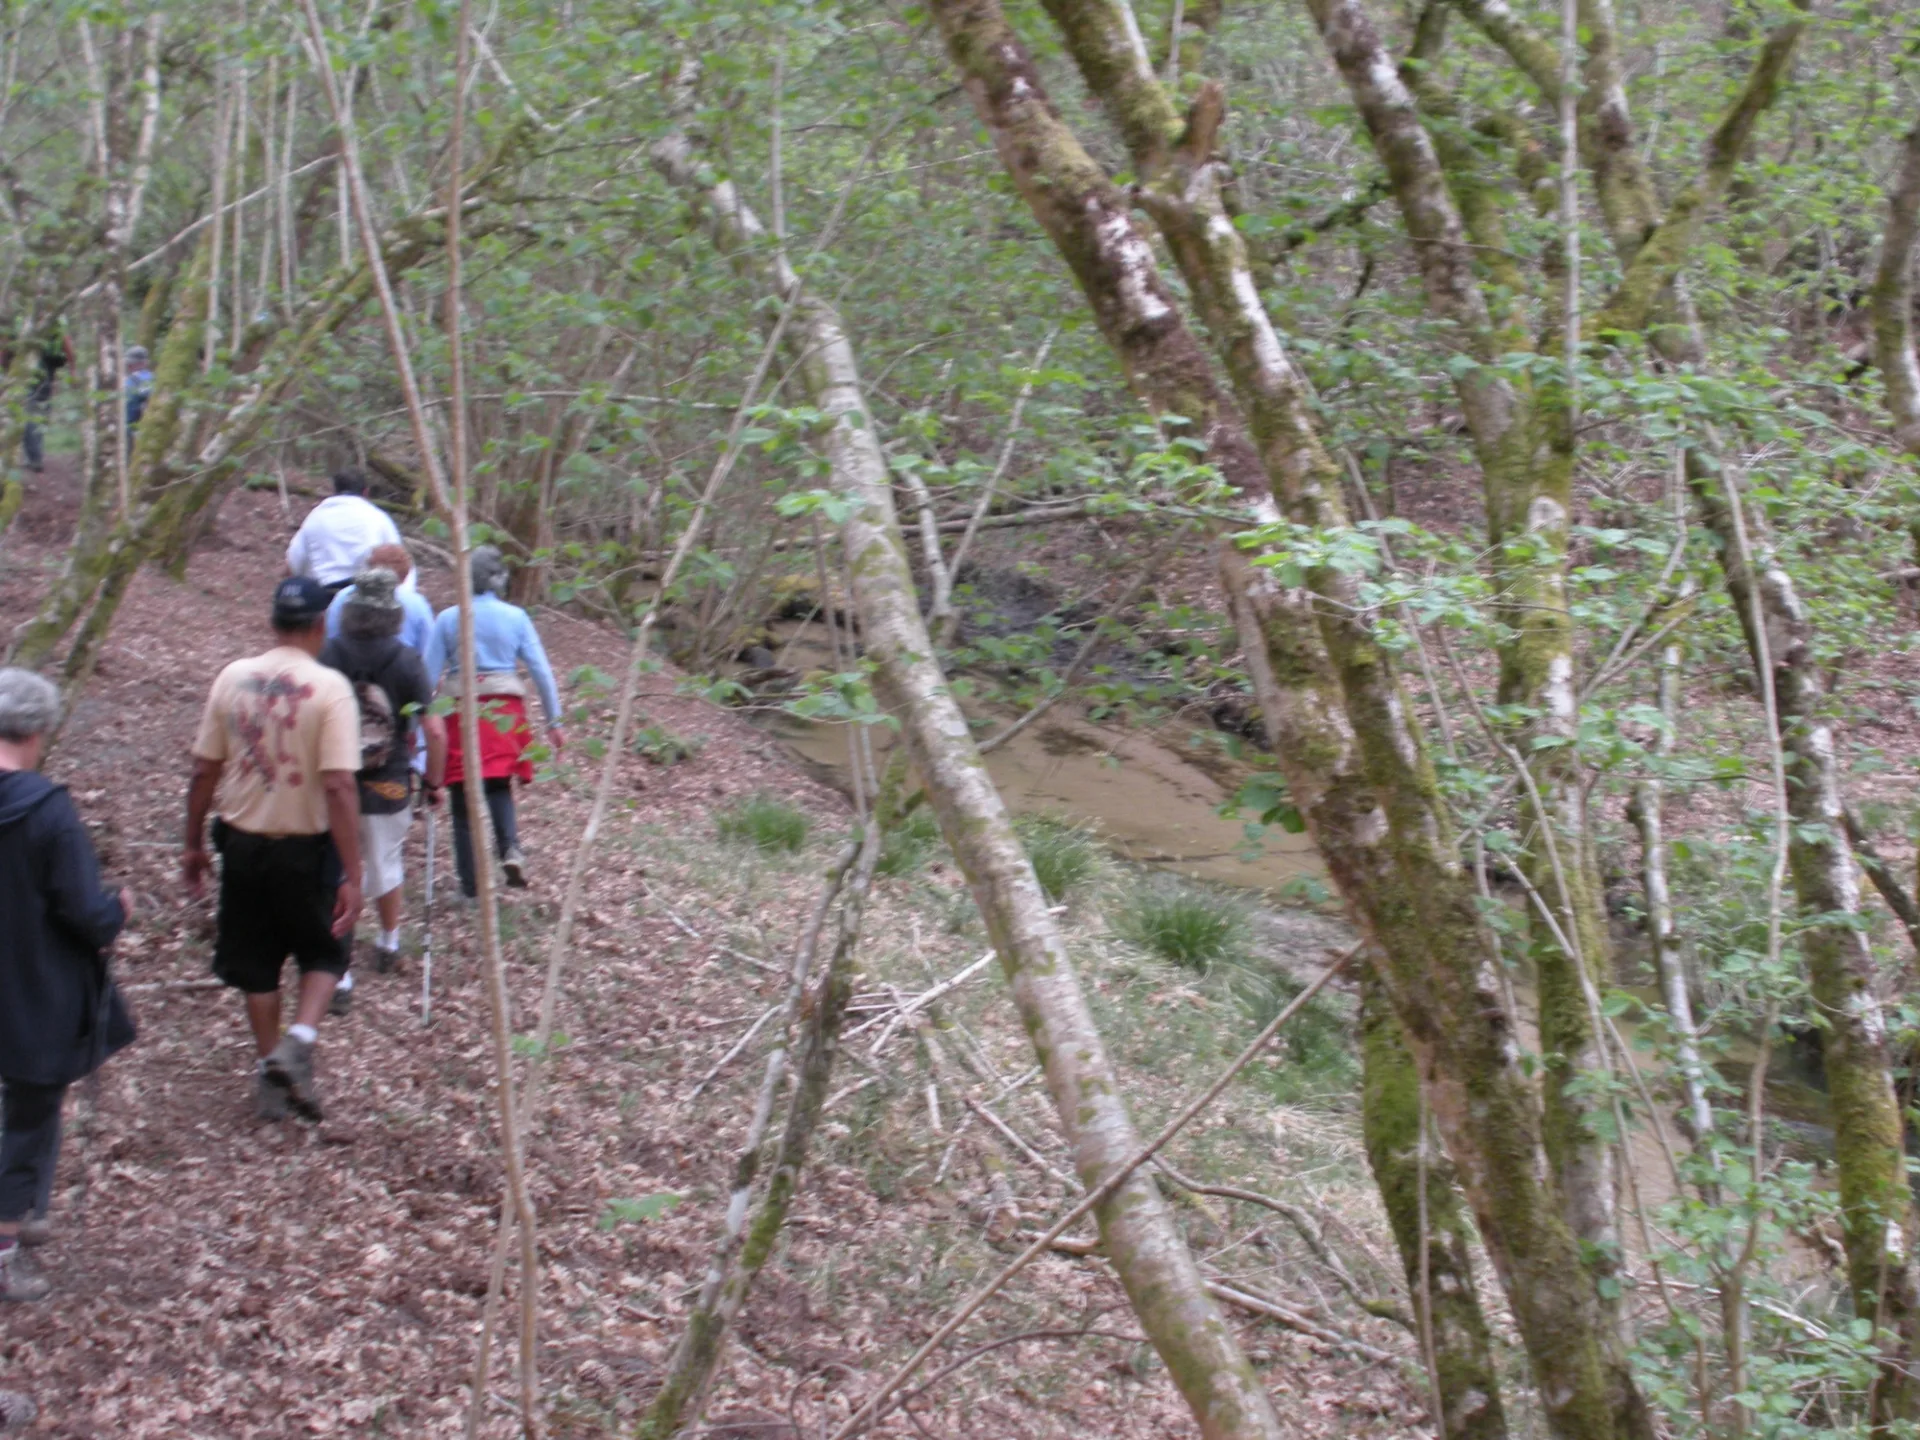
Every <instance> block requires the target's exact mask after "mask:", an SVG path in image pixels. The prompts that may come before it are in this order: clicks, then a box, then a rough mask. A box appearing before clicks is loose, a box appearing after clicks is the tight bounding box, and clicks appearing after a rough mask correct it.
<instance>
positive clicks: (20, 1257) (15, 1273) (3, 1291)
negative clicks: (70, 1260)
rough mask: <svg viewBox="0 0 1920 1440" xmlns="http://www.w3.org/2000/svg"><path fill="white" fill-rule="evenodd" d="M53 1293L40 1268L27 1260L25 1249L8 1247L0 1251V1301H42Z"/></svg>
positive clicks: (22, 1247)
mask: <svg viewBox="0 0 1920 1440" xmlns="http://www.w3.org/2000/svg"><path fill="white" fill-rule="evenodd" d="M52 1291H53V1286H51V1285H49V1284H48V1283H47V1277H46V1276H44V1275H42V1274H41V1273H40V1267H39V1266H37V1265H35V1264H34V1263H33V1262H32V1261H31V1260H29V1259H27V1247H26V1246H24V1245H9V1246H8V1247H7V1248H6V1249H5V1250H0V1300H16V1301H22V1302H27V1301H33V1300H44V1299H46V1298H47V1296H48V1295H49V1294H51V1293H52Z"/></svg>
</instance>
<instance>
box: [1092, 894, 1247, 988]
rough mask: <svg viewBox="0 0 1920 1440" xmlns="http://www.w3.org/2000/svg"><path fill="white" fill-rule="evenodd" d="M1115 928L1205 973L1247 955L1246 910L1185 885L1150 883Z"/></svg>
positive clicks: (1164, 957)
mask: <svg viewBox="0 0 1920 1440" xmlns="http://www.w3.org/2000/svg"><path fill="white" fill-rule="evenodd" d="M1114 928H1115V929H1116V930H1118V931H1119V933H1120V934H1121V935H1123V936H1124V937H1125V938H1127V939H1128V940H1131V941H1132V942H1133V943H1134V944H1136V945H1138V946H1139V947H1140V948H1141V949H1142V950H1146V951H1148V952H1149V953H1151V954H1154V955H1157V956H1159V957H1160V958H1161V959H1162V960H1165V961H1166V962H1167V963H1168V964H1170V965H1177V966H1179V967H1180V968H1181V969H1182V970H1191V971H1193V972H1194V973H1195V974H1196V975H1204V974H1206V973H1207V972H1208V971H1210V970H1212V969H1213V968H1214V967H1215V966H1217V965H1221V964H1223V963H1225V962H1227V961H1232V960H1241V959H1243V958H1244V953H1245V949H1246V942H1247V921H1246V916H1245V915H1244V914H1243V913H1242V912H1241V911H1240V910H1239V908H1238V907H1236V906H1235V905H1233V904H1232V903H1230V902H1228V901H1225V900H1222V899H1220V898H1219V897H1218V896H1214V895H1209V894H1206V893H1205V892H1203V891H1199V890H1191V889H1188V888H1187V887H1186V886H1184V885H1148V886H1146V887H1144V888H1142V889H1140V890H1138V891H1137V892H1135V894H1134V895H1133V897H1132V899H1131V900H1129V901H1127V902H1126V903H1125V904H1124V905H1123V906H1122V907H1121V909H1120V912H1119V914H1118V915H1117V916H1115V922H1114Z"/></svg>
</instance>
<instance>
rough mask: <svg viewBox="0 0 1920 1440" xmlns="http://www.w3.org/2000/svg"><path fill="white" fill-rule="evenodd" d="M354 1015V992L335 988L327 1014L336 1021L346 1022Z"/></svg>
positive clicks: (328, 1004)
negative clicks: (345, 1020) (348, 1017)
mask: <svg viewBox="0 0 1920 1440" xmlns="http://www.w3.org/2000/svg"><path fill="white" fill-rule="evenodd" d="M352 1013H353V991H351V990H342V989H341V988H340V987H339V986H338V985H336V986H334V987H333V998H332V999H330V1000H328V1001H327V1014H329V1015H331V1016H333V1018H334V1019H336V1020H344V1019H345V1018H346V1017H347V1016H348V1015H350V1014H352Z"/></svg>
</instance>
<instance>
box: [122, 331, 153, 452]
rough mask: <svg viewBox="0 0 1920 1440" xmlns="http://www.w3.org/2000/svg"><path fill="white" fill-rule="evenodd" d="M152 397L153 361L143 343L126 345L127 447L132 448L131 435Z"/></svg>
mask: <svg viewBox="0 0 1920 1440" xmlns="http://www.w3.org/2000/svg"><path fill="white" fill-rule="evenodd" d="M152 398H153V362H152V361H151V360H150V359H149V358H148V357H147V347H146V346H144V345H129V346H128V347H127V449H128V450H132V449H133V437H134V435H135V434H136V433H137V432H138V431H139V429H140V421H141V419H142V418H143V417H144V416H145V415H146V413H147V401H149V400H151V399H152Z"/></svg>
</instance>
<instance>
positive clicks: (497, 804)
mask: <svg viewBox="0 0 1920 1440" xmlns="http://www.w3.org/2000/svg"><path fill="white" fill-rule="evenodd" d="M483 786H484V790H485V793H486V801H487V814H488V815H490V816H492V817H493V853H494V854H495V855H498V856H499V857H501V858H502V859H505V858H506V854H507V852H508V851H509V850H511V849H513V848H514V847H515V846H516V845H518V844H519V843H520V831H519V828H518V826H517V825H516V824H515V821H514V814H513V781H512V780H510V779H502V780H488V781H485V782H483ZM447 803H448V804H449V805H451V806H452V807H453V864H454V868H455V869H457V870H458V871H459V872H460V893H461V894H462V895H465V896H466V897H467V898H468V899H472V898H473V897H474V896H475V895H478V894H479V893H480V889H479V881H478V880H476V879H475V878H474V873H473V836H472V835H470V834H469V833H468V832H467V787H466V785H465V783H464V782H462V783H458V784H453V785H449V786H448V787H447Z"/></svg>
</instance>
